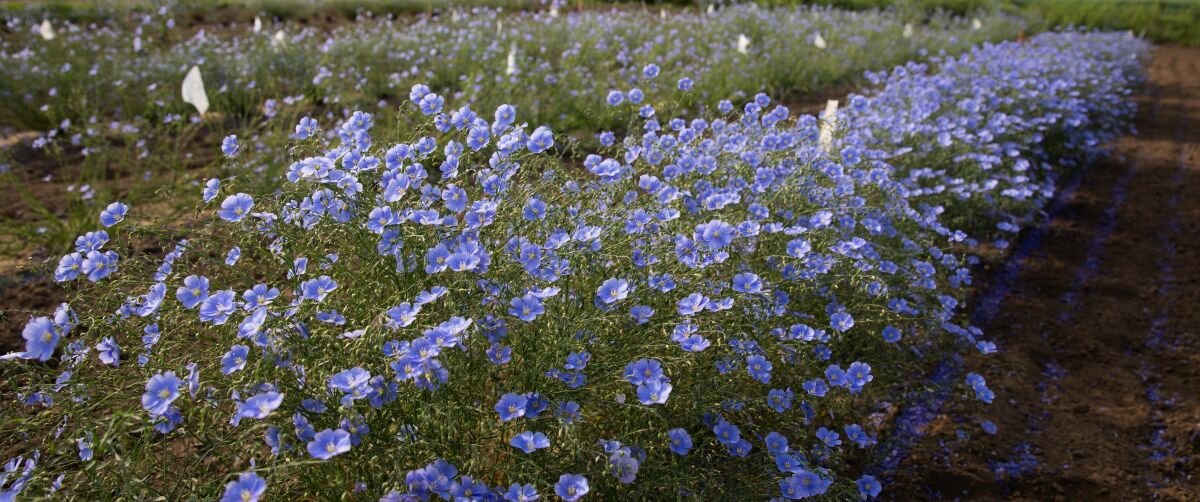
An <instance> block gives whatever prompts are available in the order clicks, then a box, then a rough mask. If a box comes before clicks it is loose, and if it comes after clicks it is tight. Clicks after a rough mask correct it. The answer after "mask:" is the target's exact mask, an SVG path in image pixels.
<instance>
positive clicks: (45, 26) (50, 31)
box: [38, 19, 54, 40]
mask: <svg viewBox="0 0 1200 502" xmlns="http://www.w3.org/2000/svg"><path fill="white" fill-rule="evenodd" d="M38 35H41V36H42V38H43V39H46V40H54V26H52V25H51V24H50V20H49V19H43V20H42V24H40V25H38Z"/></svg>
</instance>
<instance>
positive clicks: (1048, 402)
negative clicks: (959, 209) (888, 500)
mask: <svg viewBox="0 0 1200 502" xmlns="http://www.w3.org/2000/svg"><path fill="white" fill-rule="evenodd" d="M1148 75H1149V82H1148V83H1147V85H1146V87H1145V89H1143V91H1142V92H1141V93H1140V95H1139V96H1138V97H1137V99H1138V106H1139V111H1138V117H1137V123H1136V125H1137V129H1138V131H1139V133H1138V134H1137V135H1131V136H1127V137H1125V138H1123V139H1121V140H1120V141H1119V142H1117V144H1116V145H1114V146H1115V150H1114V156H1113V158H1112V159H1111V160H1108V161H1104V162H1100V163H1098V164H1097V165H1094V166H1091V168H1090V170H1089V171H1088V172H1087V173H1086V175H1085V177H1084V178H1083V181H1082V184H1081V185H1080V187H1079V188H1078V190H1077V191H1076V192H1075V193H1074V195H1073V197H1072V198H1071V199H1070V200H1068V201H1067V205H1066V206H1065V208H1064V210H1063V211H1062V213H1061V214H1060V215H1059V216H1057V217H1056V218H1055V219H1054V220H1053V221H1051V222H1050V224H1049V228H1048V231H1047V233H1046V236H1045V241H1044V243H1043V244H1042V246H1041V248H1040V251H1038V252H1036V253H1034V254H1032V255H1030V256H1029V257H1028V258H1027V259H1026V260H1025V262H1024V263H1023V265H1022V269H1021V272H1020V275H1019V276H1018V278H1017V280H1016V282H1015V284H1014V286H1013V288H1012V290H1011V291H1010V292H1009V294H1008V295H1007V296H1006V297H1005V298H1004V299H1003V303H1002V306H1001V308H1000V311H999V312H998V315H996V316H995V317H994V319H993V321H992V322H991V323H990V325H988V326H985V327H984V328H985V330H986V331H987V332H988V333H990V334H991V336H993V337H994V338H995V339H996V340H997V341H998V343H999V344H1000V348H1001V351H1002V352H1001V353H999V354H996V355H993V356H989V357H988V358H985V359H982V360H980V361H976V362H977V363H981V364H982V365H983V368H984V370H985V371H984V374H986V375H987V377H988V382H989V383H991V382H995V383H994V384H992V385H991V387H992V388H993V390H994V391H995V393H996V399H995V401H994V403H993V404H991V405H990V406H987V407H986V408H984V409H983V410H982V411H981V412H980V411H979V410H978V408H970V409H957V410H947V414H946V415H944V416H942V417H941V418H940V419H939V420H938V421H937V422H935V424H934V427H933V432H932V433H931V434H930V435H929V436H927V437H925V438H924V439H923V440H922V441H921V443H920V444H919V445H918V447H917V448H916V449H915V450H914V451H913V453H912V456H910V458H909V459H908V461H907V462H906V465H905V466H904V467H903V468H902V469H901V470H902V471H903V472H902V473H901V474H899V478H898V479H897V480H896V484H895V485H894V486H893V487H892V488H891V492H892V497H894V498H896V499H900V500H929V499H946V500H952V499H963V500H1087V501H1102V500H1121V501H1125V500H1200V49H1187V48H1178V47H1162V48H1159V49H1157V50H1156V52H1155V54H1154V56H1153V59H1152V61H1151V63H1150V66H1149V68H1148ZM956 416H957V417H963V416H966V417H968V418H966V419H964V418H957V419H956V418H952V417H956ZM981 419H988V420H991V421H992V422H994V423H995V424H996V425H997V427H998V429H999V430H998V432H997V433H996V434H995V435H987V434H985V433H984V432H983V431H981V430H980V427H979V425H978V420H981ZM963 433H965V434H966V435H968V436H970V439H966V438H965V437H964V435H963Z"/></svg>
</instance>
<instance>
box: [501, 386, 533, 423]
mask: <svg viewBox="0 0 1200 502" xmlns="http://www.w3.org/2000/svg"><path fill="white" fill-rule="evenodd" d="M528 404H529V399H528V398H526V397H525V395H524V394H512V393H509V394H505V395H503V396H500V400H499V401H496V406H495V410H496V413H499V414H500V421H501V422H507V421H509V420H512V419H514V418H520V417H523V416H525V407H526V405H528Z"/></svg>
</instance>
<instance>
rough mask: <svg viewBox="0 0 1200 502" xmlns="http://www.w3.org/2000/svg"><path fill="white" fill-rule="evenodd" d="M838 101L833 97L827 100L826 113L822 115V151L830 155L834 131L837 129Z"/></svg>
mask: <svg viewBox="0 0 1200 502" xmlns="http://www.w3.org/2000/svg"><path fill="white" fill-rule="evenodd" d="M837 111H838V101H837V100H836V99H831V100H829V101H826V102H825V114H824V116H823V117H821V136H820V138H821V139H820V142H821V151H823V152H825V154H826V155H829V154H830V153H831V152H830V150H832V149H833V132H834V131H835V130H837Z"/></svg>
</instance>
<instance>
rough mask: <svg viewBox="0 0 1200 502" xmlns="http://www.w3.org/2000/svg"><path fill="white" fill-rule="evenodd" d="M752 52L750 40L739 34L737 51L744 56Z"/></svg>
mask: <svg viewBox="0 0 1200 502" xmlns="http://www.w3.org/2000/svg"><path fill="white" fill-rule="evenodd" d="M749 50H750V39H749V38H746V35H744V34H741V33H738V38H737V51H738V52H740V53H742V54H747V53H748V52H749Z"/></svg>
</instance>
